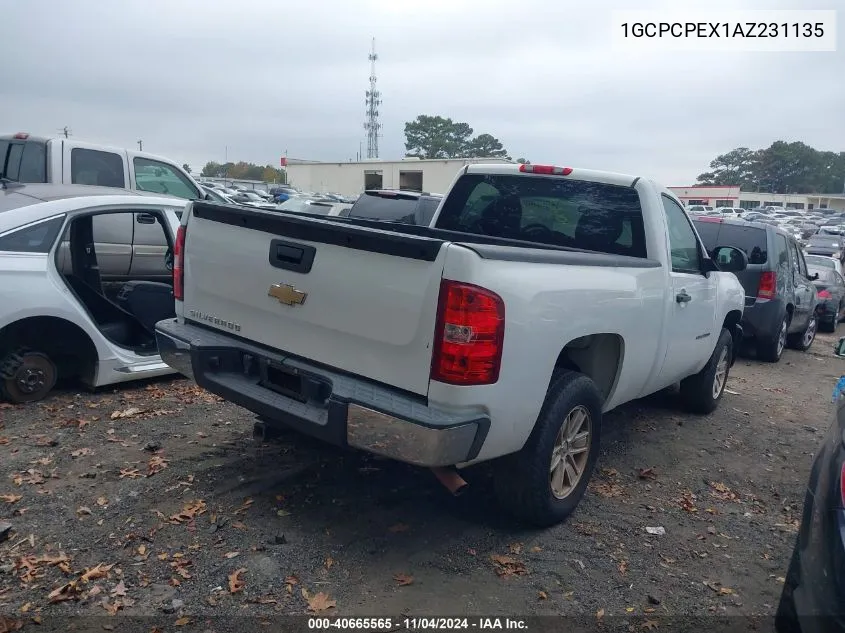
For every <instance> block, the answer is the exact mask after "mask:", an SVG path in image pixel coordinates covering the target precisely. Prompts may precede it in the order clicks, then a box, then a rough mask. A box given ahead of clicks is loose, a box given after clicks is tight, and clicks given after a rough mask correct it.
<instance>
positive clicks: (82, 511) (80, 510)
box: [76, 506, 91, 516]
mask: <svg viewBox="0 0 845 633" xmlns="http://www.w3.org/2000/svg"><path fill="white" fill-rule="evenodd" d="M76 514H78V515H79V516H83V515H86V514H91V508H88V507H86V506H79V507H78V508H77V509H76Z"/></svg>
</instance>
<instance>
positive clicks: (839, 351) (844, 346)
mask: <svg viewBox="0 0 845 633" xmlns="http://www.w3.org/2000/svg"><path fill="white" fill-rule="evenodd" d="M833 353H834V354H836V355H837V356H839V357H841V358H845V336H843V337H842V338H840V339H839V342H838V343H836V345H834V346H833Z"/></svg>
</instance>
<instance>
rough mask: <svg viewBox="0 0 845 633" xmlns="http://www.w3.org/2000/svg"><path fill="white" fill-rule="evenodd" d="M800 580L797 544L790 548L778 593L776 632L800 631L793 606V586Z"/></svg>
mask: <svg viewBox="0 0 845 633" xmlns="http://www.w3.org/2000/svg"><path fill="white" fill-rule="evenodd" d="M799 580H800V574H799V568H798V545H797V544H796V545H795V548H794V549H793V550H792V557H791V558H790V559H789V569H787V571H786V580H785V582H784V583H783V591H782V592H781V594H780V601H779V602H778V609H777V611H776V612H775V631H777V633H801V623H800V622H799V621H798V611H797V609H796V608H795V596H794V592H795V588H796V587H797V586H798V582H799Z"/></svg>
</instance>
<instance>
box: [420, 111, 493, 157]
mask: <svg viewBox="0 0 845 633" xmlns="http://www.w3.org/2000/svg"><path fill="white" fill-rule="evenodd" d="M472 133H473V129H472V128H471V127H470V125H469V124H468V123H464V122H462V121H453V120H452V119H448V118H446V117H442V116H439V115H436V116H431V115H427V114H421V115H419V116H418V117H417V118H416V119H414V120H413V121H408V122H407V123H405V150H406V152H407V153H406V156H415V157H417V158H470V157H473V158H475V157H493V156H498V157H503V158H507V157H508V153H507V151H506V150H505V149H504V147H503V146H502V143H501V142H500V141H499V139H497V138H496V137H494V136H492V135H491V134H479V135H478V136H476V137H474V138H473V136H472Z"/></svg>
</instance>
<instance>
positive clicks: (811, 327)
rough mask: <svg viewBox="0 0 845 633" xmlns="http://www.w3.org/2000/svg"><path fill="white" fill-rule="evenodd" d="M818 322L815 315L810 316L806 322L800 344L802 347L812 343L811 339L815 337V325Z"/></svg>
mask: <svg viewBox="0 0 845 633" xmlns="http://www.w3.org/2000/svg"><path fill="white" fill-rule="evenodd" d="M817 324H818V320H817V319H816V317H815V316H811V317H810V322H809V323H807V329H806V330H804V338H803V339H802V340H801V344H802V345H803V347H804V349H807V348H809V347H810V345H812V344H813V341H814V340H815V339H816V326H817Z"/></svg>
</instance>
